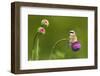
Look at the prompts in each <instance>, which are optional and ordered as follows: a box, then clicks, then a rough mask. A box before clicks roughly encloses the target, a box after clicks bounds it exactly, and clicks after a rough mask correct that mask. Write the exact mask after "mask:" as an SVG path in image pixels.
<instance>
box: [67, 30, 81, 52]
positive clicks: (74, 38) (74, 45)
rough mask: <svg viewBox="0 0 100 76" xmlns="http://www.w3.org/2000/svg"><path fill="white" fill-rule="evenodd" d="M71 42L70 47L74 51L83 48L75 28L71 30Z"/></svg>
mask: <svg viewBox="0 0 100 76" xmlns="http://www.w3.org/2000/svg"><path fill="white" fill-rule="evenodd" d="M69 43H70V47H71V48H72V50H73V51H78V50H80V48H81V44H80V42H79V41H78V39H77V36H76V33H75V31H74V30H71V31H70V32H69Z"/></svg>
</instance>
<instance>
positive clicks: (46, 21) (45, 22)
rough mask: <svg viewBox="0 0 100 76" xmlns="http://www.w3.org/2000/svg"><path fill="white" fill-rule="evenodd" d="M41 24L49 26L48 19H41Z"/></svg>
mask: <svg viewBox="0 0 100 76" xmlns="http://www.w3.org/2000/svg"><path fill="white" fill-rule="evenodd" d="M41 25H42V26H46V27H48V26H49V21H48V20H47V19H43V20H42V21H41Z"/></svg>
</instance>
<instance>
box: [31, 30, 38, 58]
mask: <svg viewBox="0 0 100 76" xmlns="http://www.w3.org/2000/svg"><path fill="white" fill-rule="evenodd" d="M37 36H38V32H36V33H35V35H34V37H33V48H32V49H34V45H35V41H36V38H37ZM33 53H34V50H32V59H33V57H34V54H33Z"/></svg>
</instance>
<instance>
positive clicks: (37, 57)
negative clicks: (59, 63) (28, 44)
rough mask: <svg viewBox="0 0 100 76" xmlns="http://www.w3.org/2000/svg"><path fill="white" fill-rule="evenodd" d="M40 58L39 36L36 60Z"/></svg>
mask: <svg viewBox="0 0 100 76" xmlns="http://www.w3.org/2000/svg"><path fill="white" fill-rule="evenodd" d="M38 59H39V38H37V46H36V60H38Z"/></svg>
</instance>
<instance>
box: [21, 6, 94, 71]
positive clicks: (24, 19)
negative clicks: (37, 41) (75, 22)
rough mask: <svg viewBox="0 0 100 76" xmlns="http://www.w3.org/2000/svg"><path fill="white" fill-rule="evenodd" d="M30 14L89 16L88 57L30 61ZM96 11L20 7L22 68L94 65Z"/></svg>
mask: <svg viewBox="0 0 100 76" xmlns="http://www.w3.org/2000/svg"><path fill="white" fill-rule="evenodd" d="M28 14H31V15H32V14H33V15H52V16H53V15H54V16H80V17H88V58H87V59H66V60H43V61H28ZM94 26H95V25H94V11H93V10H78V9H77V10H76V9H60V8H59V9H57V8H41V7H25V6H22V7H21V8H20V31H21V32H20V69H21V70H27V69H43V68H60V67H75V66H77V67H78V66H93V65H94V64H95V63H94Z"/></svg>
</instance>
